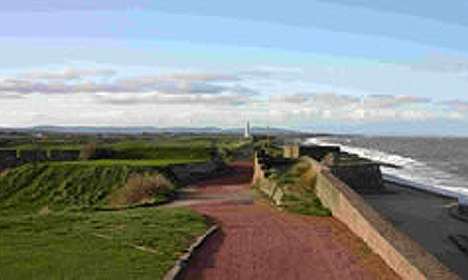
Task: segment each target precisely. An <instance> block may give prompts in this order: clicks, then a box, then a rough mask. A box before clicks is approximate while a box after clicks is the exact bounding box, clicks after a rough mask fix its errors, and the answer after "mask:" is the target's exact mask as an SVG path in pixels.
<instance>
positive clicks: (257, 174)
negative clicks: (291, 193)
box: [252, 152, 284, 206]
mask: <svg viewBox="0 0 468 280" xmlns="http://www.w3.org/2000/svg"><path fill="white" fill-rule="evenodd" d="M260 161H261V160H259V156H258V153H257V152H256V153H255V156H254V172H253V177H252V185H253V186H254V187H256V188H257V189H258V190H259V191H261V192H262V193H263V194H264V195H265V196H267V197H268V200H269V201H270V203H272V204H275V205H278V206H279V205H281V204H282V200H283V195H284V192H283V190H282V189H281V188H279V187H278V185H277V184H276V183H274V182H272V181H271V180H268V179H267V176H266V173H267V172H266V166H265V164H262V163H260Z"/></svg>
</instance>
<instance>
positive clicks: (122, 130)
mask: <svg viewBox="0 0 468 280" xmlns="http://www.w3.org/2000/svg"><path fill="white" fill-rule="evenodd" d="M13 131H15V132H23V133H24V132H52V133H77V134H97V133H101V134H142V133H196V134H214V133H216V134H243V132H244V128H220V127H154V126H139V127H110V126H103V127H86V126H34V127H31V128H17V129H16V128H1V127H0V132H6V133H11V132H13ZM251 132H252V133H253V134H267V133H269V134H272V135H278V134H290V133H299V131H297V130H291V129H283V128H266V127H253V128H252V129H251Z"/></svg>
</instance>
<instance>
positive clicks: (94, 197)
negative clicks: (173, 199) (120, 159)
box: [0, 161, 168, 213]
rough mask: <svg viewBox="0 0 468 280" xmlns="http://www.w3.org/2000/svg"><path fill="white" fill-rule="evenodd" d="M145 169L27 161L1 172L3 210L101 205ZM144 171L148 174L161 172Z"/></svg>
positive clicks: (130, 166)
mask: <svg viewBox="0 0 468 280" xmlns="http://www.w3.org/2000/svg"><path fill="white" fill-rule="evenodd" d="M84 162H85V161H84ZM80 163H81V162H80ZM165 163H167V161H166V162H165ZM141 169H142V166H141V165H136V164H135V165H132V164H128V165H125V164H122V165H115V164H111V165H106V164H102V163H100V164H90V163H89V164H75V163H73V164H60V163H47V164H39V165H38V166H37V167H36V168H34V167H33V166H32V165H29V164H28V165H24V166H21V167H19V168H17V169H15V170H13V171H12V172H8V173H6V174H3V175H1V176H0V213H11V212H20V213H35V212H37V211H39V210H40V209H42V208H43V207H44V206H48V207H50V208H51V209H52V210H54V211H56V210H63V209H67V208H73V209H83V208H95V207H100V206H103V205H106V204H107V203H108V202H109V196H110V194H112V193H113V192H115V191H116V190H118V189H120V188H122V187H124V186H125V185H126V183H127V179H128V178H129V176H130V175H131V174H134V173H141V172H143V170H141ZM144 172H146V173H145V175H146V176H154V175H157V173H158V172H157V171H144ZM167 195H168V192H167V190H164V193H161V196H158V199H159V200H161V201H162V200H164V199H165V198H167Z"/></svg>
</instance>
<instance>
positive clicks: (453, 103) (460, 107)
mask: <svg viewBox="0 0 468 280" xmlns="http://www.w3.org/2000/svg"><path fill="white" fill-rule="evenodd" d="M442 105H445V106H448V107H449V108H450V109H452V110H456V111H459V112H466V111H468V101H464V100H459V99H455V100H449V101H444V102H442Z"/></svg>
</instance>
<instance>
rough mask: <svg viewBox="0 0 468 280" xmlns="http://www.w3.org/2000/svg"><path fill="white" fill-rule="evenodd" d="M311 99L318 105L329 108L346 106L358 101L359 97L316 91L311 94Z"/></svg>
mask: <svg viewBox="0 0 468 280" xmlns="http://www.w3.org/2000/svg"><path fill="white" fill-rule="evenodd" d="M313 99H314V100H315V102H316V103H317V104H318V105H323V106H326V107H330V108H337V107H346V106H349V105H352V104H356V103H359V102H360V98H359V97H356V96H353V95H344V94H335V93H316V94H313Z"/></svg>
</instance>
